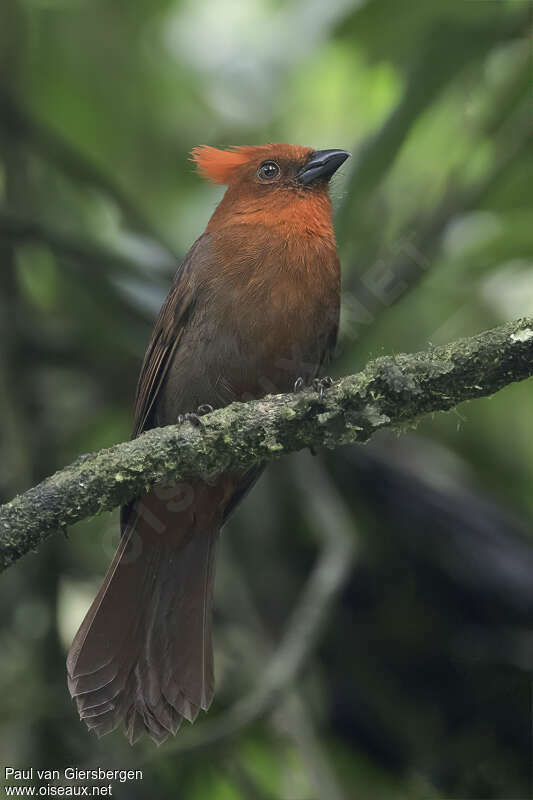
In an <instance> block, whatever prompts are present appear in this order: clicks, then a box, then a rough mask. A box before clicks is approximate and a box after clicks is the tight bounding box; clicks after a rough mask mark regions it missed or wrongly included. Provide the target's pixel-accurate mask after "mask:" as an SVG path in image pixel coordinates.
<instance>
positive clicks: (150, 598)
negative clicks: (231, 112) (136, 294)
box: [67, 144, 349, 744]
mask: <svg viewBox="0 0 533 800" xmlns="http://www.w3.org/2000/svg"><path fill="white" fill-rule="evenodd" d="M348 156H349V154H348V153H347V152H345V151H344V150H313V149H311V148H309V147H299V146H295V145H288V144H269V145H264V146H257V147H234V148H231V149H229V150H218V149H215V148H213V147H207V146H202V147H197V148H195V149H194V150H193V152H192V157H193V159H194V161H195V162H196V164H197V167H198V169H199V171H200V173H201V174H202V175H203V176H204V177H206V178H207V179H208V180H210V181H212V182H214V183H220V184H227V187H228V188H227V190H226V193H225V194H224V197H223V199H222V201H221V202H220V204H219V205H218V207H217V208H216V210H215V212H214V214H213V216H212V217H211V219H210V220H209V223H208V225H207V228H206V230H205V233H203V234H202V235H201V236H200V238H199V239H198V240H197V241H196V242H195V243H194V244H193V246H192V247H191V249H190V251H189V253H188V254H187V256H186V257H185V260H184V261H183V263H182V264H181V266H180V267H179V269H178V271H177V272H176V275H175V278H174V282H173V284H172V287H171V289H170V292H169V294H168V296H167V298H166V300H165V302H164V304H163V307H162V308H161V311H160V313H159V316H158V318H157V321H156V324H155V328H154V331H153V335H152V339H151V341H150V344H149V346H148V350H147V352H146V355H145V358H144V362H143V365H142V368H141V374H140V378H139V383H138V387H137V396H136V402H135V424H134V431H133V436H137V435H139V434H140V433H141V432H142V431H145V430H147V429H149V428H153V427H156V426H162V425H167V424H170V423H175V422H177V421H179V420H180V419H181V418H182V417H183V415H184V414H190V413H191V412H195V411H196V412H198V413H201V411H202V410H205V409H206V408H207V409H209V408H210V407H212V408H217V407H221V406H225V405H227V404H229V403H231V402H232V401H234V400H247V399H251V398H254V397H255V398H257V397H261V396H264V395H265V394H270V393H275V392H286V391H290V390H292V388H293V386H294V384H295V381H296V380H297V379H299V378H301V379H303V381H304V382H309V381H311V380H312V379H313V378H315V377H316V376H317V374H318V372H319V370H320V368H321V366H322V365H323V363H324V361H325V359H326V358H327V357H328V355H329V354H330V353H331V351H332V348H333V347H334V344H335V341H336V335H337V325H338V316H339V303H340V267H339V259H338V256H337V250H336V244H335V236H334V232H333V225H332V219H331V202H330V198H329V192H328V184H329V179H330V178H331V176H332V175H333V174H334V173H335V172H336V170H337V169H338V168H339V167H340V165H341V164H342V163H343V162H344V161H345V160H346V158H348ZM202 407H204V408H203V409H202ZM193 419H194V417H193ZM261 470H262V467H254V468H253V469H249V470H248V471H246V472H241V473H235V472H231V473H227V474H223V475H221V476H220V477H219V478H218V479H217V481H216V482H213V481H210V482H209V483H207V482H204V481H203V480H202V479H200V478H198V479H195V480H192V481H189V482H187V483H180V484H177V485H175V486H170V487H168V486H165V487H163V486H159V487H154V488H153V489H152V490H151V491H150V492H148V493H145V494H144V495H142V496H141V497H139V498H137V499H136V500H135V501H133V502H132V503H130V504H129V505H128V506H126V507H125V508H123V509H122V516H121V529H122V537H121V542H120V545H119V547H118V549H117V552H116V554H115V557H114V559H113V562H112V564H111V566H110V568H109V571H108V573H107V575H106V577H105V580H104V583H103V585H102V587H101V589H100V591H99V592H98V594H97V596H96V598H95V600H94V602H93V604H92V605H91V607H90V609H89V611H88V612H87V615H86V617H85V619H84V620H83V622H82V624H81V626H80V629H79V631H78V633H77V634H76V637H75V639H74V642H73V644H72V647H71V649H70V652H69V655H68V659H67V671H68V685H69V689H70V693H71V695H72V696H73V697H75V698H76V703H77V706H78V711H79V714H80V717H81V718H82V719H83V720H85V722H86V724H87V726H88V727H89V729H92V730H94V731H95V732H96V734H97V735H98V736H102V735H104V734H106V733H109V732H110V731H112V730H114V729H115V728H116V727H117V726H118V725H120V723H121V721H122V720H124V723H125V729H126V734H127V736H128V738H129V740H130V742H131V743H132V744H133V743H134V742H135V741H136V740H137V739H138V737H139V736H140V735H141V734H142V733H143V732H144V731H146V732H148V733H149V735H150V736H151V737H152V738H153V739H154V740H155V741H156V742H158V743H159V742H162V741H164V740H165V739H166V738H167V736H168V735H169V734H175V733H176V731H177V730H178V728H179V726H180V724H181V721H182V719H184V718H185V719H187V720H189V721H190V722H192V721H194V719H195V718H196V716H197V714H198V712H199V709H201V708H202V709H204V710H207V709H208V708H209V705H210V703H211V700H212V697H213V690H214V678H213V653H212V644H211V605H212V595H213V582H214V557H215V546H216V541H217V538H218V533H219V531H220V528H221V526H222V525H223V524H224V522H225V521H226V520H227V518H228V516H229V514H230V513H231V511H232V510H233V509H234V508H235V506H236V505H237V503H238V502H239V501H240V500H241V499H242V497H243V495H244V494H245V493H246V492H247V490H248V489H249V488H250V487H251V485H252V484H253V483H254V481H255V480H256V479H257V478H258V476H259V474H260V472H261Z"/></svg>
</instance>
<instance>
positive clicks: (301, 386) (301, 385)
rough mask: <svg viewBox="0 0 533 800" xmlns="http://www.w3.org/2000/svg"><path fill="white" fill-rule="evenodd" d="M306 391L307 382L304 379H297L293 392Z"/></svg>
mask: <svg viewBox="0 0 533 800" xmlns="http://www.w3.org/2000/svg"><path fill="white" fill-rule="evenodd" d="M304 389H305V381H304V379H303V378H296V380H295V381H294V386H293V387H292V390H293V392H302V391H303V390H304Z"/></svg>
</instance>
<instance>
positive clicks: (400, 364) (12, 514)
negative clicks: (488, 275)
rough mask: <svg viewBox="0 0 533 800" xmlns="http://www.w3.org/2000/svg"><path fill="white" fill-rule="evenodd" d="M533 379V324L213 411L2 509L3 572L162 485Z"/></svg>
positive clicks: (356, 433) (84, 461)
mask: <svg viewBox="0 0 533 800" xmlns="http://www.w3.org/2000/svg"><path fill="white" fill-rule="evenodd" d="M532 374H533V319H520V320H516V321H515V322H511V323H508V324H506V325H502V326H500V327H498V328H494V329H493V330H490V331H486V332H485V333H481V334H479V335H478V336H473V337H471V338H467V339H460V340H458V341H455V342H452V343H451V344H449V345H446V346H444V347H431V348H430V349H428V350H426V351H423V352H420V353H413V354H409V355H406V354H401V355H397V356H385V357H383V358H378V359H376V360H374V361H371V362H369V363H368V364H367V365H366V367H365V368H364V369H363V370H362V372H360V373H358V374H357V375H350V376H348V377H345V378H342V379H341V380H339V381H337V382H336V383H334V384H333V385H332V386H331V387H330V388H329V389H327V390H325V391H324V393H323V395H322V397H320V395H319V393H317V392H316V391H315V390H314V389H311V388H307V389H305V390H303V391H302V392H299V393H295V394H283V395H273V396H268V397H265V398H264V399H262V400H255V401H252V402H249V403H233V404H232V405H230V406H228V407H226V408H222V409H218V410H216V411H213V412H212V413H210V414H208V415H206V416H205V417H203V418H202V424H201V426H199V427H196V426H194V425H192V424H191V423H190V422H185V423H183V424H179V425H169V426H168V427H165V428H156V429H154V430H151V431H148V432H147V433H144V434H143V435H142V436H140V437H139V438H138V439H134V440H133V441H130V442H124V443H122V444H118V445H116V446H114V447H111V448H109V449H106V450H101V451H100V452H97V453H91V454H89V455H84V456H82V457H81V458H79V459H78V460H77V461H75V462H74V463H73V464H71V465H70V466H68V467H65V469H62V470H60V471H59V472H57V473H56V474H55V475H52V476H51V477H50V478H47V479H46V480H45V481H43V482H42V483H40V484H39V485H38V486H36V487H34V488H33V489H30V490H29V491H27V492H25V493H24V494H22V495H19V496H18V497H15V498H14V500H12V501H11V502H10V503H7V504H6V505H4V506H2V507H0V570H3V569H5V568H6V567H8V566H9V565H10V564H12V563H13V562H14V561H16V560H17V559H19V558H20V557H21V556H23V555H24V554H25V553H28V552H29V551H31V550H34V549H35V548H36V547H37V546H38V545H39V543H40V542H42V541H44V539H46V538H47V537H48V536H49V535H50V534H51V533H53V532H54V531H57V530H62V529H63V530H64V529H65V528H66V526H67V525H72V524H73V523H75V522H78V521H79V520H81V519H84V518H85V517H88V516H91V515H93V514H99V513H100V512H102V511H109V510H111V509H113V508H115V507H116V506H118V505H121V504H123V503H126V502H128V501H129V500H131V499H132V498H134V497H135V496H136V495H138V494H139V493H141V492H143V491H144V490H146V489H148V488H149V487H151V486H153V485H154V484H159V483H172V482H175V481H178V480H187V479H190V478H192V477H195V476H202V477H212V476H215V475H216V474H218V473H220V472H222V471H225V470H231V469H235V470H241V469H243V468H247V467H250V466H252V465H253V464H257V463H258V462H262V461H268V460H270V459H273V458H276V457H278V456H280V455H283V454H285V453H290V452H293V451H296V450H301V449H302V448H305V447H311V446H314V447H319V446H325V447H331V448H333V447H337V446H338V445H342V444H349V443H352V442H366V441H367V440H368V439H370V437H371V436H372V435H373V434H374V433H375V432H376V431H378V430H381V429H382V428H390V427H394V426H401V425H405V424H409V423H414V422H416V421H417V420H418V418H419V417H420V416H421V415H423V414H428V413H430V412H434V411H446V410H448V409H450V408H453V407H454V406H456V405H458V404H459V403H461V402H463V401H465V400H471V399H473V398H476V397H484V396H487V395H491V394H494V392H497V391H498V390H499V389H501V388H502V387H504V386H506V385H507V384H509V383H512V382H514V381H520V380H524V379H525V378H528V377H530V376H531V375H532Z"/></svg>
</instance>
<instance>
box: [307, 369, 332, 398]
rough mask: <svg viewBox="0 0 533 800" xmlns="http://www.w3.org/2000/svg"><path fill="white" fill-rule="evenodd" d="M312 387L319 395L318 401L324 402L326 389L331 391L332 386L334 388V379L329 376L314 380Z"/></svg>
mask: <svg viewBox="0 0 533 800" xmlns="http://www.w3.org/2000/svg"><path fill="white" fill-rule="evenodd" d="M311 386H312V387H313V389H314V390H315V392H317V393H318V399H319V400H322V398H323V397H324V392H325V391H326V389H329V388H330V386H333V378H330V377H329V376H327V375H326V376H324V377H323V378H313V381H312V383H311Z"/></svg>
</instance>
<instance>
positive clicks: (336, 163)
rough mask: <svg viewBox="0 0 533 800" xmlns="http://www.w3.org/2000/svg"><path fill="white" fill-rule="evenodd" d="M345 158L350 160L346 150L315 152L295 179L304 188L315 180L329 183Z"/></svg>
mask: <svg viewBox="0 0 533 800" xmlns="http://www.w3.org/2000/svg"><path fill="white" fill-rule="evenodd" d="M347 158H350V153H347V152H346V150H315V152H314V153H311V155H310V156H309V158H308V160H307V162H306V164H305V166H304V167H303V168H302V169H301V170H300V172H299V173H298V175H297V176H296V178H297V179H298V180H299V181H300V183H303V185H304V186H307V185H308V184H309V183H312V182H313V181H317V180H324V181H329V179H330V178H331V176H332V175H333V174H334V173H335V172H337V170H338V169H339V167H340V166H341V164H344V162H345V161H346V159H347Z"/></svg>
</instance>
